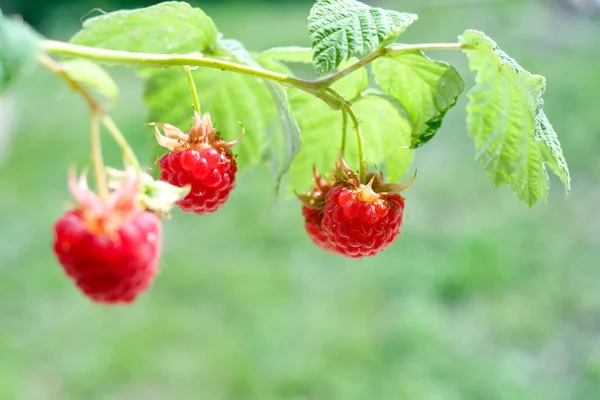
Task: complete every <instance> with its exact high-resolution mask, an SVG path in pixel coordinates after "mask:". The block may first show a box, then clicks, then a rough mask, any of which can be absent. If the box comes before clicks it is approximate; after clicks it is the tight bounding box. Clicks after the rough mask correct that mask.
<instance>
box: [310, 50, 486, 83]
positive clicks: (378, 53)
mask: <svg viewBox="0 0 600 400" xmlns="http://www.w3.org/2000/svg"><path fill="white" fill-rule="evenodd" d="M467 49H469V50H471V49H474V47H473V46H471V45H468V44H460V43H422V44H405V45H396V46H388V47H381V48H379V49H377V50H375V51H374V52H372V53H370V54H368V55H367V56H365V57H364V58H361V59H360V60H358V61H357V62H356V63H354V64H352V65H350V66H349V67H347V68H345V69H343V70H341V71H339V72H337V73H335V74H333V75H331V76H328V77H326V78H322V79H319V80H317V81H315V82H314V83H315V85H316V87H317V89H323V88H326V87H329V86H331V85H332V84H333V83H334V82H336V81H338V80H340V79H342V78H343V77H345V76H348V75H350V74H351V73H353V72H354V71H356V70H357V69H360V68H362V67H364V66H365V65H367V64H369V63H370V62H372V61H374V60H376V59H377V58H379V57H381V56H384V55H386V54H394V53H402V52H406V51H416V50H467Z"/></svg>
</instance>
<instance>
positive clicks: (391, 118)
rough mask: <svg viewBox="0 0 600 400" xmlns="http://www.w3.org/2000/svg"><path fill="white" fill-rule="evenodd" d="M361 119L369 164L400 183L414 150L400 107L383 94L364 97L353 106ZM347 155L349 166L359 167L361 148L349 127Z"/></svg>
mask: <svg viewBox="0 0 600 400" xmlns="http://www.w3.org/2000/svg"><path fill="white" fill-rule="evenodd" d="M352 108H353V109H354V112H355V113H356V115H357V117H358V119H359V120H360V121H361V124H360V129H361V132H362V134H363V137H364V152H365V157H366V158H367V162H368V163H369V165H375V166H376V167H377V169H379V170H383V171H384V172H385V175H384V177H385V179H386V181H388V182H397V181H398V180H399V179H400V178H402V177H403V176H404V175H405V174H406V171H407V170H408V167H409V166H410V164H411V163H412V159H413V154H414V150H412V149H410V142H411V124H410V122H409V121H408V120H407V119H406V118H404V117H403V116H402V115H401V114H400V113H399V111H398V109H397V108H396V107H395V106H394V105H393V104H392V103H390V102H389V101H387V100H386V99H385V98H383V97H381V96H375V95H369V96H366V97H363V98H361V99H360V100H358V101H357V102H355V103H354V106H353V107H352ZM348 128H349V129H348V133H347V135H348V137H347V139H346V140H347V147H346V149H347V155H346V158H348V159H349V161H350V165H353V166H354V167H355V168H358V161H357V160H358V147H357V145H356V136H355V131H354V129H353V127H352V125H351V124H349V126H348Z"/></svg>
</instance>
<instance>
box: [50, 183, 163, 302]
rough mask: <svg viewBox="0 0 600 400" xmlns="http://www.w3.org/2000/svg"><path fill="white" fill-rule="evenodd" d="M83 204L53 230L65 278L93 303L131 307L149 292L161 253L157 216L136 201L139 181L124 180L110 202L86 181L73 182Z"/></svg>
mask: <svg viewBox="0 0 600 400" xmlns="http://www.w3.org/2000/svg"><path fill="white" fill-rule="evenodd" d="M69 183H70V185H69V186H70V189H71V192H72V193H73V196H74V197H75V199H76V200H77V202H78V203H79V206H78V208H76V209H74V210H71V211H68V212H66V213H65V214H64V215H63V216H62V217H61V218H60V219H59V220H58V221H57V222H56V224H55V226H54V233H55V239H54V252H55V254H56V256H57V258H58V261H59V262H60V264H61V265H62V267H63V269H64V271H65V272H66V274H67V275H68V276H69V277H70V278H71V279H72V280H73V281H74V282H75V284H76V285H77V286H78V287H79V289H80V290H81V291H82V292H83V293H84V294H85V295H86V296H87V297H89V298H90V299H91V300H93V301H95V302H98V303H131V302H132V301H134V300H135V299H136V298H137V297H138V295H139V294H141V293H142V292H144V291H145V290H146V289H148V288H149V287H150V286H151V284H152V282H153V280H154V277H155V275H156V273H157V265H158V258H159V255H160V251H161V226H160V222H159V219H158V217H157V216H156V215H155V214H153V213H151V212H148V211H144V210H143V208H142V207H141V206H140V205H139V203H138V202H137V200H136V196H137V191H138V183H137V181H136V180H135V179H130V178H128V179H126V180H124V182H123V186H122V187H120V188H119V189H118V190H116V191H113V192H112V193H111V194H110V195H109V199H108V200H107V201H106V202H102V201H101V200H100V199H99V198H98V196H96V195H95V194H94V193H92V192H91V191H89V189H88V188H87V184H86V183H85V180H83V179H82V180H80V181H79V182H76V179H75V177H74V176H71V179H70V182H69Z"/></svg>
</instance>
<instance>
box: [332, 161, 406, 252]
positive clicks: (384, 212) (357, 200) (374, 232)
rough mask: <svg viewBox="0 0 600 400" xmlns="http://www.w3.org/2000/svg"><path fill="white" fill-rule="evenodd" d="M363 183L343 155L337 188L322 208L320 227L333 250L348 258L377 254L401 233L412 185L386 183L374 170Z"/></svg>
mask: <svg viewBox="0 0 600 400" xmlns="http://www.w3.org/2000/svg"><path fill="white" fill-rule="evenodd" d="M366 179H367V180H368V183H367V184H366V185H365V184H364V183H362V182H361V181H360V179H359V177H358V175H357V174H356V173H354V172H353V171H352V170H350V168H349V167H348V166H347V165H346V163H345V162H344V160H343V159H342V158H340V161H339V166H338V172H337V174H336V180H335V184H334V185H333V187H331V188H329V189H328V191H327V194H326V197H325V202H324V207H323V209H322V220H321V221H320V223H321V224H320V227H321V230H322V233H323V234H324V236H325V237H326V238H327V240H328V241H329V247H330V249H331V250H332V251H334V252H336V253H339V254H341V255H343V256H346V257H351V258H361V257H369V256H374V255H376V254H378V253H380V252H381V251H383V250H384V249H385V248H387V247H388V246H389V245H390V243H392V242H393V241H394V239H395V238H396V237H397V236H398V235H399V234H400V225H401V224H402V214H403V211H404V197H402V196H401V195H400V194H399V192H400V191H402V190H404V189H406V188H407V187H409V186H410V185H411V184H412V182H413V181H414V178H413V180H412V181H410V182H409V183H408V184H403V185H396V184H387V183H384V182H383V174H381V173H377V174H375V173H370V174H368V175H367V177H366Z"/></svg>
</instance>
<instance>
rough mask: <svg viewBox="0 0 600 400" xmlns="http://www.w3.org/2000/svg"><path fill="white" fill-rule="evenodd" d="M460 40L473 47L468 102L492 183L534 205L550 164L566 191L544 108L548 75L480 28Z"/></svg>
mask: <svg viewBox="0 0 600 400" xmlns="http://www.w3.org/2000/svg"><path fill="white" fill-rule="evenodd" d="M460 43H462V44H466V45H469V46H470V47H471V49H472V50H465V52H466V53H467V56H468V58H469V66H470V68H471V69H472V70H475V71H477V76H476V78H475V86H474V87H473V89H471V90H470V91H469V104H468V105H467V113H468V116H467V122H468V128H469V135H470V136H471V137H472V138H473V139H474V140H475V147H476V149H477V159H478V160H479V161H480V162H481V163H482V164H483V165H484V168H485V170H486V171H487V173H488V174H489V176H490V178H491V179H492V181H493V182H494V184H495V185H496V186H500V185H510V187H511V189H512V191H513V193H515V194H517V196H518V197H519V198H520V199H521V200H523V201H525V202H526V203H527V204H528V205H529V206H532V205H533V204H535V203H537V202H538V201H540V200H545V199H546V196H547V192H548V174H547V172H546V164H548V166H549V167H550V169H551V170H552V171H554V172H555V173H556V174H557V175H558V176H559V177H560V178H561V180H562V182H563V184H564V186H565V190H566V191H567V193H568V192H569V191H570V177H569V171H568V168H567V164H566V161H565V159H564V157H563V155H562V150H561V147H560V143H559V141H558V138H557V136H556V133H555V132H554V129H553V128H552V125H551V124H550V123H549V121H548V119H547V117H546V115H545V114H544V111H543V109H542V105H543V102H542V95H543V93H544V91H545V88H546V81H545V78H544V77H543V76H540V75H533V74H531V73H530V72H528V71H526V70H525V69H523V68H522V67H521V66H520V65H519V64H517V63H516V61H515V60H513V59H512V58H510V57H509V56H508V55H507V54H506V53H505V52H504V51H502V50H500V49H499V48H498V46H497V44H496V43H495V42H494V41H493V40H491V39H490V38H488V37H487V36H485V34H483V33H482V32H478V31H473V30H467V31H466V32H465V33H464V35H463V36H462V37H460Z"/></svg>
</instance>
